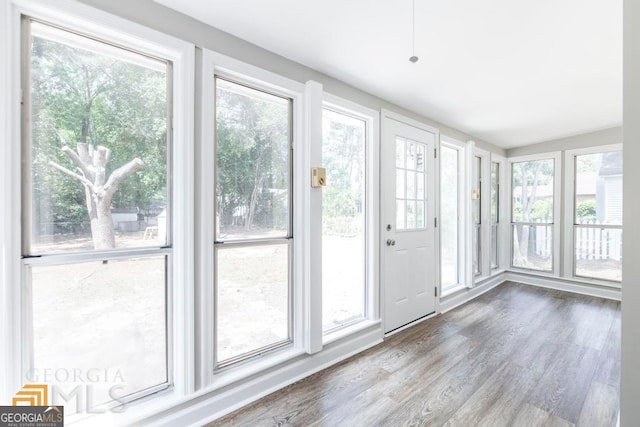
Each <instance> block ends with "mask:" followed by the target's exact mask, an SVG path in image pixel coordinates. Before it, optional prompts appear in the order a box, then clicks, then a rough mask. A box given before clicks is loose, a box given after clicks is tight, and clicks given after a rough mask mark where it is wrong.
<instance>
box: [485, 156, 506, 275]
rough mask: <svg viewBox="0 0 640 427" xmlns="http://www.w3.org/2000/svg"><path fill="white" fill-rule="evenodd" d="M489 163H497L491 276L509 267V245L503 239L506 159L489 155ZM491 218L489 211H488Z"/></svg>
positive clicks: (504, 232) (504, 227)
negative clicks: (495, 244) (495, 252)
mask: <svg viewBox="0 0 640 427" xmlns="http://www.w3.org/2000/svg"><path fill="white" fill-rule="evenodd" d="M491 163H497V164H498V165H499V166H498V170H499V176H498V267H497V268H492V269H491V274H492V275H495V274H497V273H500V272H503V271H505V270H506V269H507V266H508V265H509V252H510V245H509V244H508V242H507V240H506V239H505V237H507V236H509V221H508V220H507V219H508V218H509V211H508V210H507V204H508V203H507V199H508V195H507V194H506V190H507V159H506V157H504V156H501V155H499V154H495V153H491ZM489 217H491V211H489Z"/></svg>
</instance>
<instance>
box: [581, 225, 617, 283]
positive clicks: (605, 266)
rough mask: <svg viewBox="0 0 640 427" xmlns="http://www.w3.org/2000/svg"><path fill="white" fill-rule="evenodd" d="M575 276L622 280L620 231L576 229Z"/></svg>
mask: <svg viewBox="0 0 640 427" xmlns="http://www.w3.org/2000/svg"><path fill="white" fill-rule="evenodd" d="M575 232H576V236H575V242H576V251H575V256H576V276H582V277H590V278H595V279H603V280H614V281H618V282H619V281H620V280H621V279H622V230H621V229H619V228H594V227H576V229H575Z"/></svg>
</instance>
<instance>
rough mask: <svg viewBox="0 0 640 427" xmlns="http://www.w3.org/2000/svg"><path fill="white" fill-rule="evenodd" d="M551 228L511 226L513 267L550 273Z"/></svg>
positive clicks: (550, 226) (522, 225)
mask: <svg viewBox="0 0 640 427" xmlns="http://www.w3.org/2000/svg"><path fill="white" fill-rule="evenodd" d="M552 263H553V226H552V225H529V224H513V266H514V267H522V268H529V269H532V270H542V271H551V270H552V267H553V264H552Z"/></svg>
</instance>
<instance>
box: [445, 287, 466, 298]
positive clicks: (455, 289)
mask: <svg viewBox="0 0 640 427" xmlns="http://www.w3.org/2000/svg"><path fill="white" fill-rule="evenodd" d="M465 289H469V287H468V286H466V285H462V284H458V285H456V286H453V287H451V288H446V289H443V290H442V295H440V298H444V297H448V296H449V295H453V294H455V293H457V292H460V291H463V290H465Z"/></svg>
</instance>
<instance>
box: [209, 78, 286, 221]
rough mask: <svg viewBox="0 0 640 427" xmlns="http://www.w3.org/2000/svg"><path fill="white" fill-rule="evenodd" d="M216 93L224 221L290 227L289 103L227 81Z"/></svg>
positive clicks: (220, 210) (220, 206)
mask: <svg viewBox="0 0 640 427" xmlns="http://www.w3.org/2000/svg"><path fill="white" fill-rule="evenodd" d="M216 95H217V96H216V113H217V115H216V128H217V132H216V136H217V147H216V164H217V177H216V186H217V209H218V215H219V218H220V221H221V225H222V226H223V227H224V226H230V225H243V226H245V227H247V228H249V227H254V226H256V227H263V228H279V229H286V228H287V226H288V220H289V218H288V203H289V152H290V150H289V108H290V106H289V102H288V101H285V100H282V99H280V98H276V97H275V96H270V95H265V94H264V93H261V92H258V91H256V90H253V89H248V88H243V87H241V86H240V85H237V84H235V83H230V82H225V81H218V88H217V93H216Z"/></svg>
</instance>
